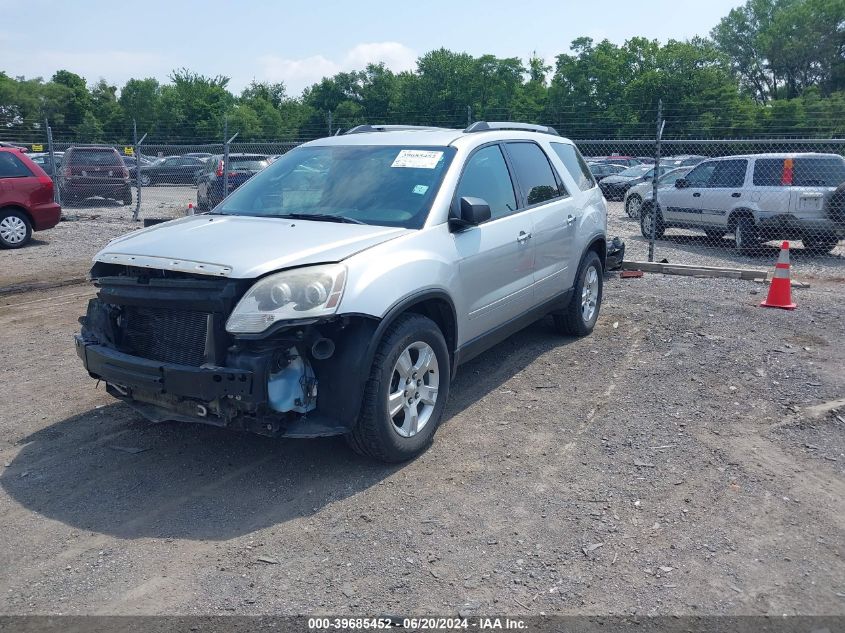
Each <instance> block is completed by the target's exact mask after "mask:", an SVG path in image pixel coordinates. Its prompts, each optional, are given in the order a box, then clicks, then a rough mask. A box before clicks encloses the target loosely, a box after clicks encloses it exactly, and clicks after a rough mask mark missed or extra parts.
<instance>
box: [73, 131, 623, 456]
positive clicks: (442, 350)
mask: <svg viewBox="0 0 845 633" xmlns="http://www.w3.org/2000/svg"><path fill="white" fill-rule="evenodd" d="M606 222H607V210H606V205H605V201H604V199H603V198H602V195H601V192H600V191H599V189H598V188H597V187H596V183H595V181H594V180H593V178H592V176H591V174H590V171H589V169H588V167H587V165H586V163H585V162H584V160H583V158H582V157H581V155H580V153H579V152H578V150H577V149H576V148H575V146H574V145H573V144H572V142H570V141H568V140H567V139H564V138H562V137H560V136H559V135H558V134H557V132H556V131H554V130H553V129H551V128H546V127H542V126H532V125H524V124H515V123H475V124H473V125H471V126H470V127H469V128H467V129H465V130H452V129H440V128H411V127H399V126H378V127H372V126H360V127H358V128H354V129H352V130H350V131H349V132H348V133H346V134H345V135H342V136H334V137H331V138H324V139H320V140H317V141H313V142H310V143H306V144H304V145H302V146H300V147H298V148H296V149H294V150H292V151H290V152H288V153H287V154H284V155H283V156H281V157H280V158H279V159H278V160H276V161H274V162H273V163H272V164H271V165H270V166H268V167H267V168H266V169H264V170H263V171H262V172H260V173H259V174H257V175H255V176H254V177H253V178H252V179H250V180H249V181H248V182H246V183H244V184H243V186H241V187H240V188H239V189H237V190H236V191H235V192H233V193H232V194H231V195H230V196H229V197H227V198H226V199H225V200H223V201H222V202H221V203H220V204H218V205H217V206H216V207H215V208H214V209H212V210H211V211H209V212H208V213H205V214H200V215H195V216H191V217H186V218H182V219H179V220H174V221H171V222H167V223H165V224H159V225H156V226H154V227H150V228H148V229H145V230H142V231H138V232H134V233H132V234H129V235H126V236H123V237H120V238H118V239H116V240H114V241H112V242H111V243H109V244H108V245H107V246H106V247H105V248H104V249H103V250H102V251H101V252H100V253H98V254H97V255H96V256H95V260H94V261H95V263H94V266H93V268H92V270H91V277H92V279H93V280H94V283H95V284H96V286H97V288H98V289H99V292H98V294H97V297H96V298H95V299H92V300H91V302H90V304H89V306H88V311H87V314H86V316H85V317H83V319H82V323H83V325H82V331H81V333H80V334H79V335H78V336H77V337H76V347H77V352H78V354H79V356H80V357H81V359H82V361H83V363H84V365H85V367H86V368H87V370H88V372H89V373H90V375H91V376H92V377H93V378H96V379H98V380H102V381H104V382H105V383H106V384H107V389H108V392H109V393H110V394H112V395H113V396H115V397H116V398H119V399H121V400H124V401H126V402H128V403H129V404H131V405H132V406H133V407H135V408H137V409H138V410H139V411H140V412H141V413H143V414H144V415H145V416H146V417H148V418H149V419H151V420H154V421H160V420H181V421H189V422H202V423H207V424H213V425H217V426H221V427H230V428H239V429H245V430H249V431H253V432H257V433H261V434H265V435H270V436H285V437H315V436H326V435H344V436H346V437H347V439H348V440H349V443H350V444H351V446H352V447H353V448H355V449H356V450H358V451H360V452H362V453H364V454H366V455H369V456H371V457H374V458H376V459H380V460H383V461H389V462H395V461H401V460H406V459H409V458H412V457H414V456H415V455H417V454H419V453H420V452H421V451H423V450H425V448H426V447H427V446H428V445H429V444H430V443H431V441H432V437H433V435H434V432H435V430H436V429H437V426H438V424H439V422H440V419H441V416H442V412H443V407H444V405H445V403H446V400H447V397H448V394H449V385H450V382H451V381H452V378H453V377H454V375H455V371H456V370H457V368H458V366H459V365H460V364H461V363H463V362H465V361H467V360H469V359H470V358H472V357H474V356H476V355H478V354H480V353H481V352H483V351H484V350H486V349H488V348H489V347H491V346H492V345H495V344H496V343H498V342H499V341H501V340H502V339H504V338H505V337H507V336H509V335H510V334H512V333H514V332H515V331H517V330H519V329H521V328H523V327H525V326H527V325H529V324H531V323H532V322H534V321H536V320H538V319H540V318H542V317H544V316H547V315H553V317H554V322H555V324H556V325H557V328H558V329H559V330H560V332H561V333H563V334H567V335H575V336H583V335H586V334H589V333H590V332H591V331H592V329H593V327H594V325H595V323H596V319H597V318H598V315H599V309H600V306H601V299H602V279H603V268H604V262H605V256H606Z"/></svg>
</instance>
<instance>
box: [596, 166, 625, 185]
mask: <svg viewBox="0 0 845 633" xmlns="http://www.w3.org/2000/svg"><path fill="white" fill-rule="evenodd" d="M587 166H588V167H589V168H590V172H591V173H592V174H593V178H595V181H596V182H601V181H602V180H604V179H605V178H607V177H608V176H613V175H615V174H618V173H619V172H621V171H625V170H626V169H628V168H627V167H625V165H614V164H613V163H587Z"/></svg>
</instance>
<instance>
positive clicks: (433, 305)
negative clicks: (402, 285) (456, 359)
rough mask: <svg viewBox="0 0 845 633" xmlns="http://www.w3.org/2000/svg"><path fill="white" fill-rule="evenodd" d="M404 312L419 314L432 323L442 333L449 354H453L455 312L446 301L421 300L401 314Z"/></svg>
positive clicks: (455, 334) (455, 342)
mask: <svg viewBox="0 0 845 633" xmlns="http://www.w3.org/2000/svg"><path fill="white" fill-rule="evenodd" d="M406 312H413V313H414V314H421V315H423V316H424V317H427V318H429V319H431V320H432V321H434V322H435V323H436V324H437V327H439V328H440V331H441V332H443V338H445V339H446V346H447V347H448V348H449V354H450V355H451V354H454V352H455V346H456V344H457V324H456V323H455V311H454V310H453V309H452V306H450V305H449V302H448V301H446V300H445V299H438V298H429V299H423V300H422V301H420V302H418V303H414V304H412V305H410V306H408V307H407V308H405V310H403V313H406Z"/></svg>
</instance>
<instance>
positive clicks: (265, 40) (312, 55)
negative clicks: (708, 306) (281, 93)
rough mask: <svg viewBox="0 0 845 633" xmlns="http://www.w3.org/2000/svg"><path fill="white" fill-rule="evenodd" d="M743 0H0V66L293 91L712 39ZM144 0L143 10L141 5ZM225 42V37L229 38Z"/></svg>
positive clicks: (25, 71) (13, 71)
mask: <svg viewBox="0 0 845 633" xmlns="http://www.w3.org/2000/svg"><path fill="white" fill-rule="evenodd" d="M740 4H742V2H741V0H709V1H707V2H690V1H689V0H674V1H673V0H627V1H621V2H620V1H618V0H600V1H593V2H584V1H583V0H582V1H579V2H561V1H560V0H558V1H557V2H548V1H547V2H540V1H537V0H521V1H518V2H514V1H513V0H510V1H507V2H505V1H499V0H487V1H485V2H478V1H463V2H461V1H459V0H451V1H450V2H446V1H443V0H427V1H425V2H419V1H416V2H401V0H394V1H393V2H384V1H376V0H356V1H355V2H348V3H347V2H323V3H320V2H317V1H314V0H312V1H311V2H302V1H299V0H297V1H288V2H283V1H281V0H278V1H275V2H268V1H262V0H248V1H241V2H234V1H225V0H202V1H196V0H170V1H162V0H136V2H131V1H129V2H127V1H125V0H108V1H102V0H74V1H61V2H57V1H54V2H48V1H46V0H27V1H25V2H21V1H20V0H0V70H4V71H5V72H6V73H7V74H9V75H11V76H17V75H25V76H27V77H34V76H42V77H45V78H49V77H50V75H52V74H53V73H54V72H55V71H56V70H57V69H59V68H67V69H68V70H71V71H74V72H76V73H79V74H80V75H82V76H83V77H85V78H86V79H87V80H88V81H89V82H91V83H92V82H95V81H97V80H98V79H99V78H101V77H103V78H105V79H107V80H108V81H110V82H111V83H116V84H117V85H118V86H120V85H122V84H123V83H124V82H125V81H126V80H127V79H129V78H130V77H139V78H140V77H156V78H158V79H159V80H161V81H166V79H167V75H168V74H169V72H170V71H171V70H172V69H174V68H180V67H187V68H189V69H191V70H194V71H197V72H200V73H203V74H206V75H218V74H221V75H227V76H229V77H231V82H230V88H231V89H232V90H233V91H235V92H239V91H240V90H241V89H242V88H243V87H244V86H245V85H247V84H248V83H249V82H250V80H252V79H253V78H254V79H257V80H260V81H263V80H267V81H284V82H285V84H286V85H287V86H288V92H289V94H292V95H296V94H298V93H299V92H300V91H301V90H302V88H304V87H305V86H307V85H310V84H311V83H313V82H315V81H317V80H319V79H320V78H321V77H322V76H324V75H331V74H334V73H335V72H338V71H340V70H352V69H358V68H362V67H363V66H364V65H365V64H367V63H368V62H371V61H372V62H377V61H384V62H386V63H387V65H388V66H390V67H391V68H393V69H394V70H405V69H411V68H414V65H415V64H414V62H415V60H416V58H417V57H418V56H419V55H421V54H423V53H425V52H426V51H429V50H431V49H434V48H439V47H441V46H444V47H446V48H449V49H452V50H456V51H465V52H468V53H471V54H474V55H480V54H482V53H492V54H495V55H497V56H500V57H511V56H516V57H521V58H523V59H527V58H528V57H529V56H530V55H531V52H532V51H537V53H538V54H539V55H541V56H542V57H545V58H546V60H547V62H548V63H550V64H552V63H553V60H554V57H555V55H557V54H559V53H561V52H566V51H568V49H569V44H570V42H571V41H572V40H573V39H574V38H576V37H579V36H582V35H587V36H590V37H592V38H594V39H596V40H601V39H604V38H607V39H609V40H611V41H613V42H617V43H621V42H623V41H624V40H626V39H627V38H629V37H632V36H635V35H642V36H646V37H649V38H656V39H659V40H661V41H665V40H667V39H670V38H674V39H685V38H689V37H692V36H694V35H706V34H707V33H709V31H710V29H711V28H712V27H713V26H715V25H716V23H717V22H718V21H719V19H720V18H721V17H723V16H725V15H727V13H728V11H730V9H731V8H733V7H735V6H738V5H740ZM136 7H137V8H136ZM224 42H225V44H224Z"/></svg>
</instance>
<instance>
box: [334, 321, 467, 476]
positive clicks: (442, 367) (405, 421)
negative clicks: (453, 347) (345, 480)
mask: <svg viewBox="0 0 845 633" xmlns="http://www.w3.org/2000/svg"><path fill="white" fill-rule="evenodd" d="M450 381H451V365H450V359H449V350H448V347H447V346H446V340H445V339H444V337H443V333H442V332H441V331H440V328H438V327H437V325H436V324H435V323H434V322H433V321H431V320H430V319H428V318H426V317H424V316H421V315H419V314H404V315H402V316H400V317H398V318H397V319H396V321H395V322H394V323H392V324H391V325H390V326H389V327H388V328H387V331H386V332H385V334H384V337H383V338H382V340H381V342H380V343H379V346H378V350H377V351H376V354H375V358H374V359H373V365H372V368H371V370H370V377H369V380H368V381H367V384H366V387H365V389H364V402H363V404H362V406H361V415H360V417H359V419H358V422H357V424H356V425H355V428H354V429H353V430H352V432H351V433H349V434H348V435H347V436H346V437H347V441H348V442H349V445H350V446H351V447H352V449H353V450H355V451H356V452H357V453H360V454H362V455H365V456H367V457H372V458H374V459H377V460H379V461H382V462H388V463H396V462H403V461H407V460H409V459H413V458H414V457H416V456H417V455H419V454H420V453H422V452H423V451H425V450H426V449H427V448H428V447H429V446H430V445H431V442H432V440H433V438H434V433H435V431H436V430H437V427H438V426H439V424H440V418H441V416H442V414H443V407H444V406H445V404H446V400H447V398H448V397H449V383H450Z"/></svg>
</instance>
